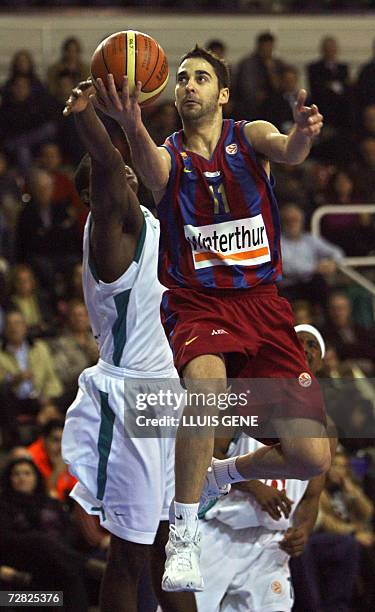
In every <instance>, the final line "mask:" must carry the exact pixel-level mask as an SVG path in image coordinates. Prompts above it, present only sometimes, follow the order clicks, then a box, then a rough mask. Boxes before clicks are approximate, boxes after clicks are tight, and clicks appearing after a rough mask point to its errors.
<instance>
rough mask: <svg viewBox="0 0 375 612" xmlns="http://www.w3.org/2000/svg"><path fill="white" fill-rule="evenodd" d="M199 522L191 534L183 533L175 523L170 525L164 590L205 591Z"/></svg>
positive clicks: (162, 584) (166, 549)
mask: <svg viewBox="0 0 375 612" xmlns="http://www.w3.org/2000/svg"><path fill="white" fill-rule="evenodd" d="M200 542H201V536H200V533H199V524H198V521H197V528H196V531H195V534H194V535H193V536H191V535H190V534H189V533H188V532H187V530H186V531H185V533H184V534H183V535H181V533H180V532H179V530H178V529H177V527H176V526H175V525H170V526H169V540H168V542H167V545H166V547H165V552H166V555H167V559H166V562H165V571H164V575H163V580H162V583H161V586H162V589H163V591H194V592H196V591H203V588H204V585H203V578H202V575H201V572H200V568H199V557H200V554H201V546H200Z"/></svg>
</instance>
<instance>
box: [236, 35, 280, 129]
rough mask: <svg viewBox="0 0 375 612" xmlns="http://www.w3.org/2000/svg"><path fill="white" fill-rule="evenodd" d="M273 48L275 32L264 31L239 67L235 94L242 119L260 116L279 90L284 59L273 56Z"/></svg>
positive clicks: (237, 113)
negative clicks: (264, 105) (266, 103)
mask: <svg viewBox="0 0 375 612" xmlns="http://www.w3.org/2000/svg"><path fill="white" fill-rule="evenodd" d="M274 47H275V37H274V35H273V34H271V32H262V33H261V34H259V35H258V36H257V39H256V45H255V50H254V52H253V53H251V54H250V55H248V56H246V57H244V58H243V59H242V60H241V61H240V63H239V65H238V67H237V70H236V78H235V85H234V88H233V94H234V102H235V106H234V108H235V112H236V116H237V117H238V118H240V119H249V120H251V119H258V118H259V111H260V108H261V107H262V105H263V104H264V103H265V102H266V101H267V99H268V98H269V97H270V96H271V95H272V94H274V93H276V92H278V91H279V88H280V79H281V74H282V71H283V69H284V62H283V61H282V60H280V59H278V58H275V57H274Z"/></svg>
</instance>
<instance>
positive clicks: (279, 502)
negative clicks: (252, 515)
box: [253, 483, 293, 521]
mask: <svg viewBox="0 0 375 612" xmlns="http://www.w3.org/2000/svg"><path fill="white" fill-rule="evenodd" d="M259 485H262V486H257V488H256V491H254V493H253V495H254V496H255V499H256V500H257V502H258V504H259V505H260V507H261V508H262V510H263V511H264V512H267V513H268V514H269V515H270V517H271V518H273V519H274V520H275V521H278V520H279V519H281V516H282V514H284V516H285V518H288V517H289V514H290V513H291V510H292V504H293V502H292V500H290V499H289V498H288V497H287V495H286V493H285V491H284V490H283V491H279V490H278V489H275V488H274V487H270V486H268V485H265V484H263V483H259Z"/></svg>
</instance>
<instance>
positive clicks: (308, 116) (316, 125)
mask: <svg viewBox="0 0 375 612" xmlns="http://www.w3.org/2000/svg"><path fill="white" fill-rule="evenodd" d="M306 98H307V91H306V90H305V89H301V90H300V91H299V92H298V97H297V102H296V104H295V108H294V112H293V116H294V121H295V123H296V124H297V128H298V130H300V131H301V132H302V133H303V134H305V136H309V137H310V138H313V137H314V136H317V135H318V134H319V133H320V131H321V129H322V127H323V115H321V114H320V112H319V109H318V107H317V106H316V104H312V105H311V106H305V102H306Z"/></svg>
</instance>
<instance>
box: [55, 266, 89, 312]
mask: <svg viewBox="0 0 375 612" xmlns="http://www.w3.org/2000/svg"><path fill="white" fill-rule="evenodd" d="M71 300H78V301H79V302H84V301H85V298H84V295H83V285H82V262H78V263H76V264H75V266H73V269H72V270H69V271H68V273H67V274H66V275H65V279H64V292H63V294H62V296H61V298H60V299H59V301H58V304H57V309H58V312H59V314H60V315H61V316H62V317H63V318H65V317H66V316H67V312H68V304H69V302H70V301H71Z"/></svg>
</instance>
